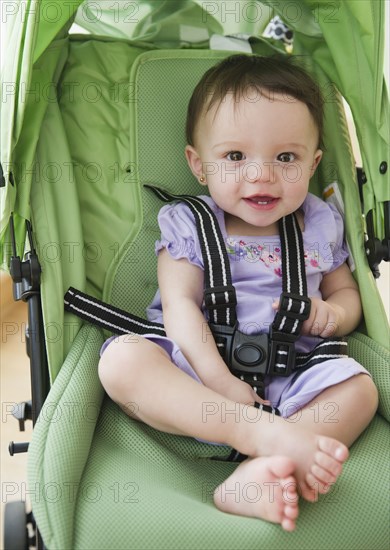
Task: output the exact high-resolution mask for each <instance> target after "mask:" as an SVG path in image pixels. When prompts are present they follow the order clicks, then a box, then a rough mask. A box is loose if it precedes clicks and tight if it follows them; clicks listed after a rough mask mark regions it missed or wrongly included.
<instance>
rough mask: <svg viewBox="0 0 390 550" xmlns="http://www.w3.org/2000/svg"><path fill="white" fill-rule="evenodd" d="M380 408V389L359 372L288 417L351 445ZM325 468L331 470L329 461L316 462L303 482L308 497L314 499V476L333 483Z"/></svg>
mask: <svg viewBox="0 0 390 550" xmlns="http://www.w3.org/2000/svg"><path fill="white" fill-rule="evenodd" d="M377 407H378V391H377V389H376V387H375V385H374V383H373V381H372V379H371V378H370V377H369V376H368V375H367V374H358V375H356V376H353V377H351V378H349V379H348V380H345V381H343V382H341V383H339V384H336V385H334V386H331V387H329V388H327V389H326V390H324V391H323V392H321V393H320V394H319V395H318V396H317V397H316V398H315V399H313V401H311V402H310V403H308V404H307V405H306V406H305V407H303V408H302V409H301V410H299V411H297V412H296V414H293V415H292V416H291V417H290V419H289V420H290V422H296V423H297V424H299V425H300V426H301V427H303V428H304V429H305V430H307V431H310V432H311V433H315V434H319V435H325V436H328V437H332V438H335V439H337V440H338V441H341V442H342V443H344V444H345V445H347V446H348V447H350V446H351V445H352V443H353V442H354V441H355V440H356V439H357V438H358V437H359V435H360V434H361V433H362V432H363V430H364V429H365V428H366V427H367V426H368V424H369V423H370V421H371V420H372V418H373V416H374V415H375V411H376V409H377ZM324 469H328V468H327V462H326V461H325V462H324V463H323V465H322V464H321V462H320V463H316V464H313V466H312V468H311V470H310V471H309V472H308V473H307V474H306V475H305V479H304V480H302V483H300V488H301V490H302V493H303V495H304V496H305V498H307V499H308V500H312V499H313V498H315V496H314V494H313V492H312V491H310V490H309V489H308V486H307V484H308V485H309V486H312V487H313V486H314V487H315V483H314V480H315V478H317V479H318V478H322V479H323V480H324V481H326V480H327V479H328V483H330V484H331V483H333V482H334V481H335V479H334V477H333V475H332V474H331V475H330V476H329V477H328V478H327V475H326V472H325V471H323V470H324ZM339 473H340V470H339V469H336V470H335V471H334V474H336V475H338V474H339ZM298 477H299V474H298ZM310 493H311V494H312V497H310V496H309V495H310Z"/></svg>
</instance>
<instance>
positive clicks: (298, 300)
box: [279, 292, 311, 321]
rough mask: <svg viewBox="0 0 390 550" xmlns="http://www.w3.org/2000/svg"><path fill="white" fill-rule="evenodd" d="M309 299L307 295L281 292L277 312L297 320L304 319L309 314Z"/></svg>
mask: <svg viewBox="0 0 390 550" xmlns="http://www.w3.org/2000/svg"><path fill="white" fill-rule="evenodd" d="M310 310H311V300H310V298H309V297H308V296H301V295H299V294H293V293H292V292H282V293H281V295H280V298H279V314H281V315H284V316H286V317H288V318H289V319H294V320H298V321H306V319H308V318H309V316H310Z"/></svg>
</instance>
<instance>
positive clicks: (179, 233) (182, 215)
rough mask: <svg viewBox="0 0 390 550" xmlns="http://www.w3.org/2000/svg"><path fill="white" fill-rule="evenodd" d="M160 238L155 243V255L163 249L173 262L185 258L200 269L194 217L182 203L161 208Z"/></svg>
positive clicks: (201, 263) (159, 217)
mask: <svg viewBox="0 0 390 550" xmlns="http://www.w3.org/2000/svg"><path fill="white" fill-rule="evenodd" d="M158 224H159V227H160V231H161V238H160V240H158V241H157V242H156V246H155V251H156V254H158V253H159V251H160V250H161V249H163V248H165V249H166V250H167V251H168V253H169V254H170V256H171V257H172V258H173V259H174V260H179V259H181V258H186V259H187V260H188V261H189V262H190V263H191V264H194V265H196V266H198V267H200V268H201V269H203V268H204V266H203V258H202V251H201V248H200V244H199V239H198V235H197V230H196V224H195V219H194V216H193V214H192V212H191V210H190V209H189V208H188V206H186V205H185V204H184V203H182V202H179V203H175V204H168V205H166V206H163V207H162V208H161V210H160V212H159V215H158Z"/></svg>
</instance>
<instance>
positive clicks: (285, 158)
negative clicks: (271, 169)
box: [278, 153, 295, 162]
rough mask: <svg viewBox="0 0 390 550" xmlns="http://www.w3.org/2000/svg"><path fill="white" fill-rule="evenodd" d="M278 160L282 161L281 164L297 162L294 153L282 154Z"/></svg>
mask: <svg viewBox="0 0 390 550" xmlns="http://www.w3.org/2000/svg"><path fill="white" fill-rule="evenodd" d="M278 160H280V162H293V160H295V155H294V153H280V155H278Z"/></svg>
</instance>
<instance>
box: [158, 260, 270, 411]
mask: <svg viewBox="0 0 390 550" xmlns="http://www.w3.org/2000/svg"><path fill="white" fill-rule="evenodd" d="M158 282H159V288H160V293H161V302H162V308H163V316H164V326H165V330H166V332H167V335H168V336H169V338H172V340H174V341H175V342H176V343H177V344H178V346H179V347H180V350H181V351H182V352H183V354H184V355H185V357H186V359H187V360H188V362H189V363H190V364H191V366H192V368H193V369H194V370H195V372H196V373H197V375H198V376H199V378H200V379H201V380H202V382H203V383H204V384H205V385H206V386H208V387H209V388H211V389H213V390H215V391H217V392H218V393H220V394H221V395H224V396H225V397H228V398H229V399H232V400H233V401H236V402H240V403H243V404H247V403H253V402H254V401H260V399H259V398H258V397H257V396H256V394H255V392H254V391H253V390H252V388H251V387H250V386H249V384H246V383H245V382H242V381H241V380H239V379H238V378H236V377H235V376H233V375H232V374H231V373H230V371H229V369H228V368H227V366H226V365H225V363H224V361H223V359H222V358H221V356H220V354H219V352H218V349H217V346H216V345H215V342H214V338H213V336H212V334H211V332H210V330H209V329H208V325H207V322H206V320H205V318H204V316H203V313H202V310H201V306H202V302H203V285H204V282H203V271H202V270H201V269H200V268H199V267H197V266H195V265H192V264H191V263H190V262H188V261H187V260H186V259H184V258H183V259H179V260H175V259H172V258H171V257H170V255H169V253H168V252H167V251H166V250H165V249H163V250H161V251H160V252H159V255H158Z"/></svg>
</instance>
